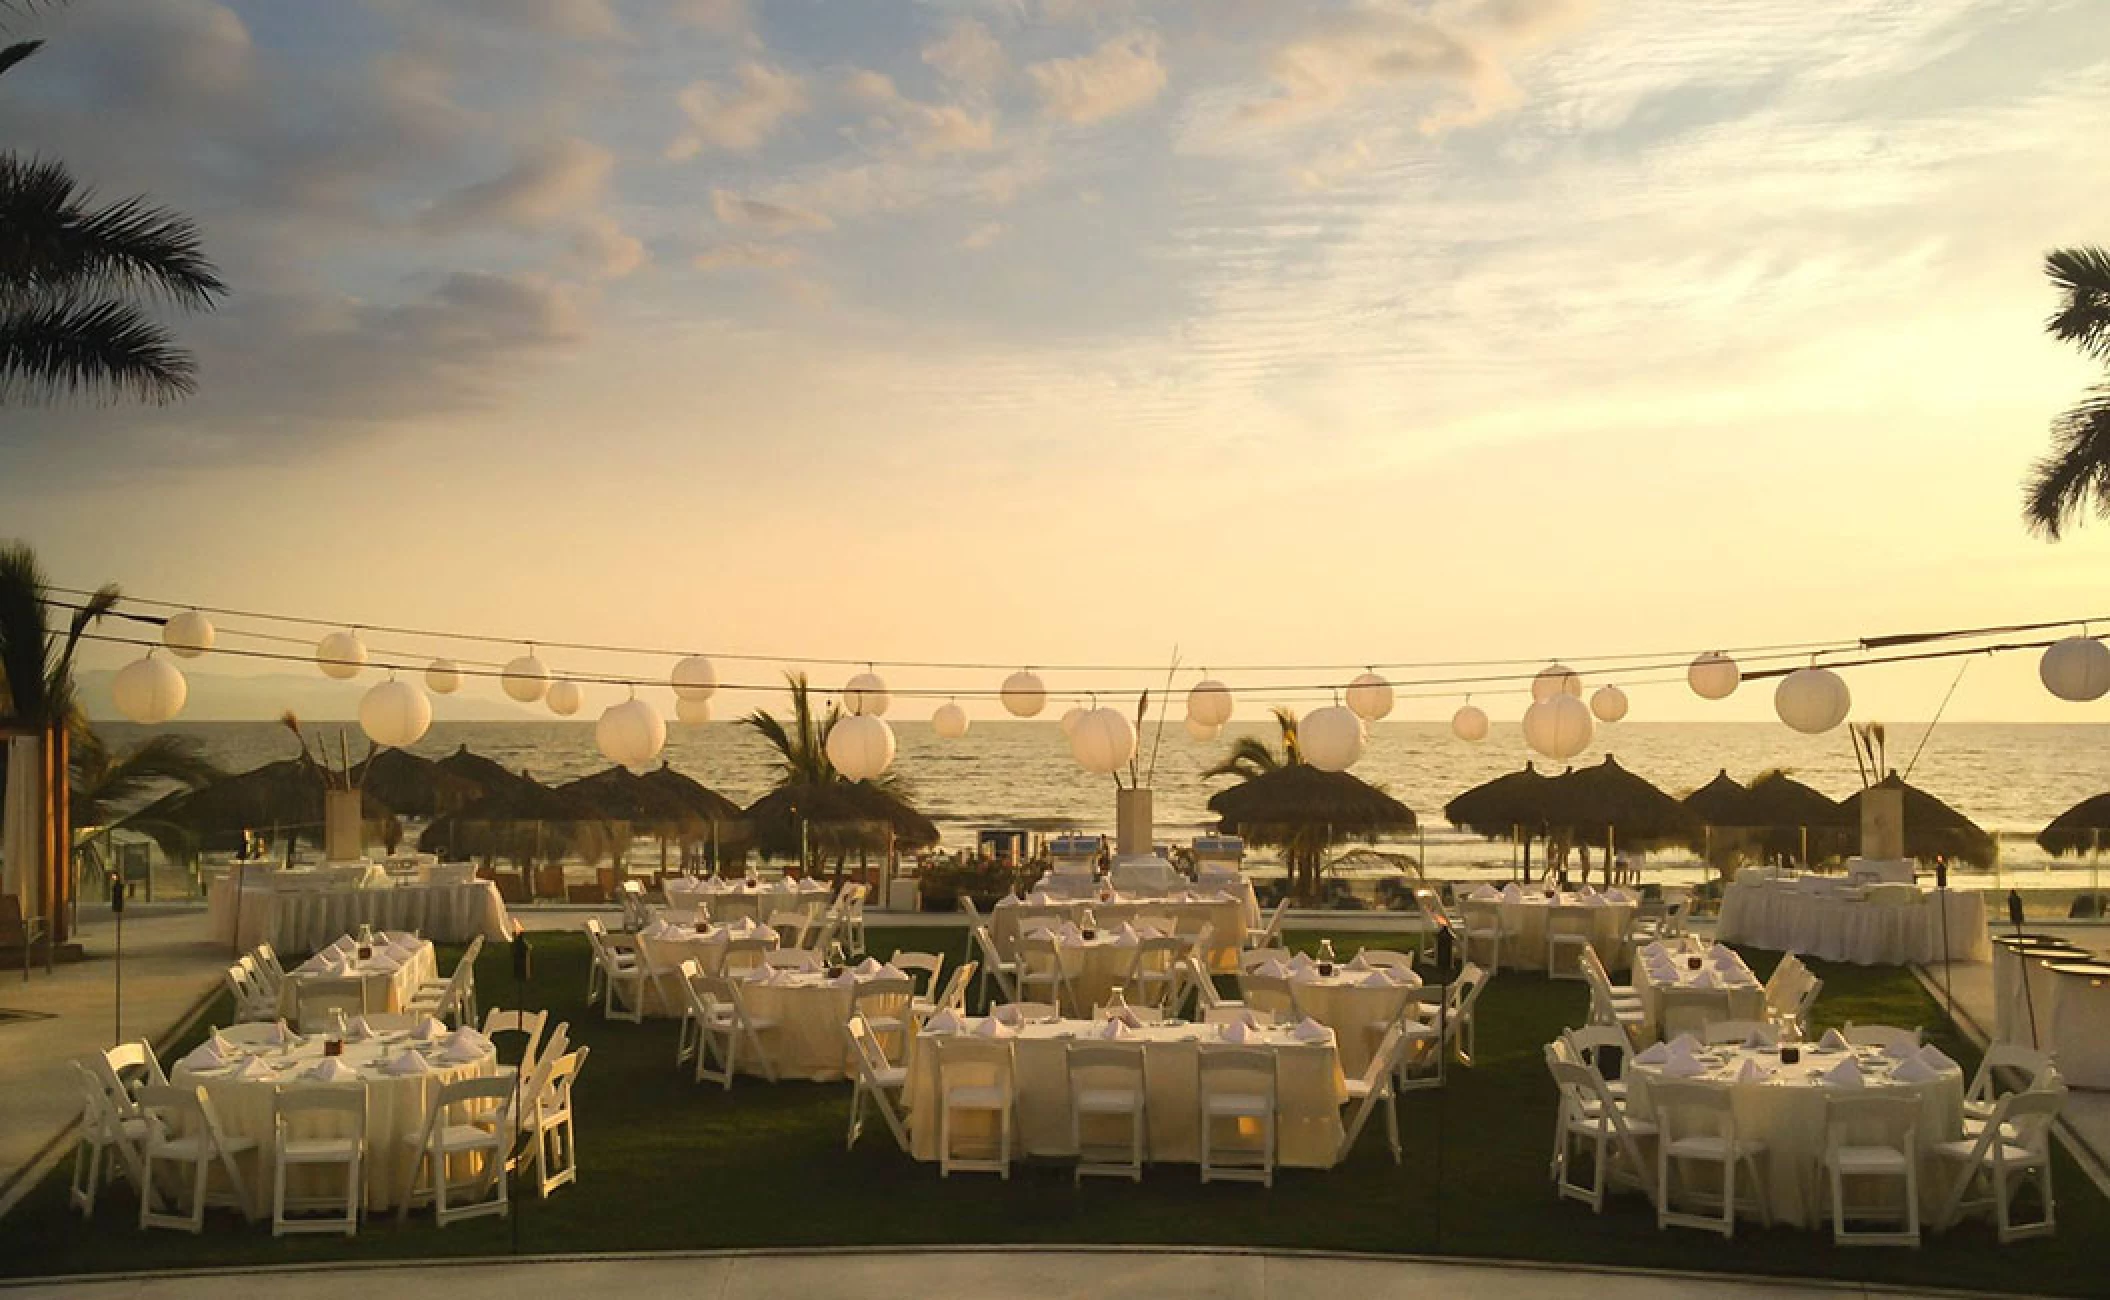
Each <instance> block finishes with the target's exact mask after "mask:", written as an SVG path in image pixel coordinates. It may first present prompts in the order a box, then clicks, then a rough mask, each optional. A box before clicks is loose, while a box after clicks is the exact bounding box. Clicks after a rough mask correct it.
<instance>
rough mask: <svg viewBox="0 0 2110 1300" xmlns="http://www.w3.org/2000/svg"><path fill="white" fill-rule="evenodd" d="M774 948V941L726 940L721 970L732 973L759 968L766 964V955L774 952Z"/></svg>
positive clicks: (775, 944) (775, 943)
mask: <svg viewBox="0 0 2110 1300" xmlns="http://www.w3.org/2000/svg"><path fill="white" fill-rule="evenodd" d="M776 946H777V941H776V940H774V939H752V938H748V939H742V938H731V939H727V940H726V941H725V962H724V966H723V969H724V970H726V971H727V972H732V971H741V970H748V969H750V968H752V967H755V966H761V965H763V964H765V963H766V962H767V960H768V954H769V953H770V952H772V951H774V950H775V948H776Z"/></svg>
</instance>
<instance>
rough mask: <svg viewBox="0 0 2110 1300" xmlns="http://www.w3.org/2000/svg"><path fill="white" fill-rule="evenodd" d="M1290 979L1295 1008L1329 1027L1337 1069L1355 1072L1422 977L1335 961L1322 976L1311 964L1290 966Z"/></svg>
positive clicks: (1352, 1073) (1363, 1062)
mask: <svg viewBox="0 0 2110 1300" xmlns="http://www.w3.org/2000/svg"><path fill="white" fill-rule="evenodd" d="M1289 983H1290V993H1291V994H1292V995H1293V996H1294V997H1295V998H1296V1001H1297V1013H1298V1014H1299V1015H1302V1016H1309V1017H1310V1018H1311V1019H1313V1020H1316V1021H1318V1022H1319V1023H1320V1024H1322V1025H1324V1026H1326V1027H1327V1028H1328V1029H1331V1030H1332V1031H1333V1036H1334V1041H1335V1043H1336V1044H1337V1046H1338V1049H1339V1051H1340V1055H1341V1071H1342V1073H1344V1074H1346V1075H1349V1076H1350V1077H1354V1076H1356V1075H1360V1074H1361V1073H1362V1072H1363V1068H1364V1067H1365V1066H1367V1065H1369V1064H1370V1054H1371V1053H1372V1052H1374V1051H1376V1050H1377V1045H1378V1043H1379V1042H1380V1041H1382V1040H1383V1038H1384V1034H1385V1031H1386V1030H1387V1029H1389V1028H1391V1027H1392V1022H1393V1021H1394V1020H1397V1019H1398V1018H1399V1013H1400V1012H1401V1011H1402V1010H1403V1009H1404V1008H1405V1006H1406V1004H1407V998H1408V996H1409V995H1410V993H1411V991H1412V990H1414V989H1417V988H1419V987H1421V976H1419V975H1416V974H1415V973H1414V972H1412V971H1406V970H1391V969H1382V970H1380V969H1366V970H1355V969H1351V968H1350V967H1348V966H1336V967H1335V968H1334V972H1333V974H1331V975H1321V974H1319V972H1318V969H1317V968H1316V967H1313V968H1312V969H1310V970H1301V969H1299V970H1292V971H1291V972H1290V973H1289Z"/></svg>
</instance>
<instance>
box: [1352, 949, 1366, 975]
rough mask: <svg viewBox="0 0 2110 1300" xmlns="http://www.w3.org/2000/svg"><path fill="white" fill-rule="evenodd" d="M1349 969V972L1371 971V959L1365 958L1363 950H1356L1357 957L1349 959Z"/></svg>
mask: <svg viewBox="0 0 2110 1300" xmlns="http://www.w3.org/2000/svg"><path fill="white" fill-rule="evenodd" d="M1348 969H1349V970H1369V969H1370V959H1369V958H1368V957H1365V956H1364V955H1363V950H1362V949H1361V948H1358V949H1356V950H1355V956H1353V957H1350V958H1349V959H1348Z"/></svg>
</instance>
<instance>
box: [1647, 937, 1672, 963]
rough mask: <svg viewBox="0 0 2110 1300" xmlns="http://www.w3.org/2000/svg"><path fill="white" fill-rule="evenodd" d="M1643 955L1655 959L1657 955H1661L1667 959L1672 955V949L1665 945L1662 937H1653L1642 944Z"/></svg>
mask: <svg viewBox="0 0 2110 1300" xmlns="http://www.w3.org/2000/svg"><path fill="white" fill-rule="evenodd" d="M1641 955H1642V956H1644V957H1647V958H1649V959H1651V960H1654V959H1655V958H1657V957H1661V958H1664V959H1665V960H1668V959H1669V957H1670V949H1668V948H1666V947H1664V946H1663V941H1662V940H1661V939H1651V940H1649V941H1648V942H1647V943H1645V944H1643V945H1642V947H1641Z"/></svg>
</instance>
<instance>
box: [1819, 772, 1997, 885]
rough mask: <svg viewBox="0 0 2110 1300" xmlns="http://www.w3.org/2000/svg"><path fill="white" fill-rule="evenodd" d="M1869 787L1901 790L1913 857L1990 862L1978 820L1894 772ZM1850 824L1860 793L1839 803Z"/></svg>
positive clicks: (1989, 841)
mask: <svg viewBox="0 0 2110 1300" xmlns="http://www.w3.org/2000/svg"><path fill="white" fill-rule="evenodd" d="M1871 788H1872V789H1879V790H1881V789H1895V790H1903V791H1904V792H1905V852H1906V853H1907V854H1909V855H1910V856H1912V857H1915V858H1949V859H1951V860H1952V861H1957V862H1968V863H1970V864H1971V865H1972V866H1974V867H1991V866H1992V865H1993V854H1994V849H1993V837H1992V836H1990V835H1988V834H1986V833H1985V831H1984V830H1983V829H1981V828H1980V827H1979V825H1978V823H1976V822H1974V821H1972V820H1971V819H1970V818H1968V817H1966V816H1964V815H1963V814H1962V813H1960V812H1958V811H1956V810H1955V809H1954V808H1951V807H1950V806H1949V805H1948V804H1945V803H1943V802H1942V801H1941V800H1939V799H1937V798H1935V797H1934V796H1933V795H1931V794H1928V793H1927V792H1926V791H1925V790H1922V789H1920V788H1919V787H1917V786H1913V785H1907V784H1906V783H1905V781H1904V778H1902V777H1900V776H1899V775H1898V774H1897V773H1896V772H1892V773H1891V774H1890V775H1889V776H1886V777H1884V778H1883V779H1882V780H1881V781H1879V782H1877V783H1876V784H1875V785H1874V786H1873V787H1871ZM1839 812H1840V814H1841V816H1843V817H1845V818H1847V819H1848V823H1849V824H1850V825H1857V824H1859V822H1860V820H1861V795H1860V794H1859V793H1856V794H1854V795H1853V796H1852V797H1850V798H1848V799H1847V800H1846V801H1845V802H1844V803H1842V804H1840V805H1839Z"/></svg>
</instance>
